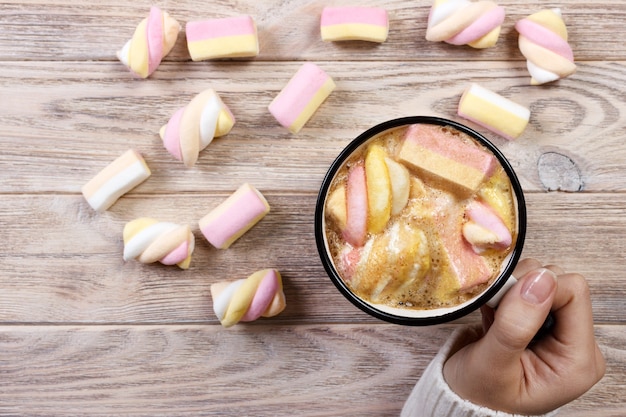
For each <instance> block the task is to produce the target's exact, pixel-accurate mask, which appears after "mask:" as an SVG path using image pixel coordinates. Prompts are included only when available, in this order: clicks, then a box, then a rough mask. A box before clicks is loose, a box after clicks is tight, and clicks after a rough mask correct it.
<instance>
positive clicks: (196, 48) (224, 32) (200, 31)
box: [185, 16, 259, 61]
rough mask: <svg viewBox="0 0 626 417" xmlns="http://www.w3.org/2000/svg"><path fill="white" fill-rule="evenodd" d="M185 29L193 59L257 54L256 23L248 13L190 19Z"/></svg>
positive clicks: (200, 59)
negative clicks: (197, 19)
mask: <svg viewBox="0 0 626 417" xmlns="http://www.w3.org/2000/svg"><path fill="white" fill-rule="evenodd" d="M185 31H186V34H187V48H188V49H189V54H190V55H191V59H192V60H194V61H202V60H206V59H215V58H239V57H250V56H257V55H258V54H259V39H258V36H257V29H256V24H255V23H254V20H253V19H252V17H250V16H238V17H228V18H223V19H208V20H200V21H194V22H189V23H187V26H186V29H185Z"/></svg>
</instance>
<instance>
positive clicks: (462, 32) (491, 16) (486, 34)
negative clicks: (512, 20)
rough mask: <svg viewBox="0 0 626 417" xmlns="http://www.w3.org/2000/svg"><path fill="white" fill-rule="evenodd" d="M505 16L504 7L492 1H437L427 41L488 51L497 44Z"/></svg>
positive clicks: (429, 22)
mask: <svg viewBox="0 0 626 417" xmlns="http://www.w3.org/2000/svg"><path fill="white" fill-rule="evenodd" d="M504 16H505V12H504V8H503V7H500V6H498V5H497V4H496V3H494V2H493V1H488V0H487V1H486V0H480V1H475V2H472V1H469V0H435V2H434V4H433V6H432V8H431V9H430V14H429V16H428V26H427V29H426V40H429V41H432V42H446V43H449V44H452V45H469V46H471V47H473V48H478V49H482V48H489V47H492V46H494V45H495V44H496V43H497V42H498V37H499V36H500V28H501V25H502V22H504Z"/></svg>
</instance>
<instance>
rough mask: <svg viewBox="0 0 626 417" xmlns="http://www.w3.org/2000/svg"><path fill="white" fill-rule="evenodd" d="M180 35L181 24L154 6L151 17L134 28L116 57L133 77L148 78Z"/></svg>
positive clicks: (151, 9)
mask: <svg viewBox="0 0 626 417" xmlns="http://www.w3.org/2000/svg"><path fill="white" fill-rule="evenodd" d="M179 32H180V24H179V23H178V22H177V21H176V19H174V18H172V17H171V16H170V15H169V14H168V13H167V12H164V11H162V10H161V9H159V8H158V7H154V6H153V7H151V8H150V15H149V16H148V17H147V18H145V19H143V20H142V21H141V22H140V23H139V25H137V28H136V29H135V33H134V34H133V37H132V38H131V39H130V40H129V41H128V42H126V44H125V45H124V47H123V48H122V49H121V50H120V51H118V52H117V57H118V59H119V60H120V61H121V62H122V63H123V64H124V65H126V67H128V69H130V71H131V72H132V73H133V74H135V75H136V76H138V77H141V78H147V77H148V76H149V75H150V74H152V73H153V72H154V71H155V70H156V69H157V67H158V66H159V64H160V63H161V60H162V59H163V58H164V57H165V56H166V55H167V54H169V53H170V51H171V50H172V48H173V47H174V44H175V43H176V39H177V38H178V33H179Z"/></svg>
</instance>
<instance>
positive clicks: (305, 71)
mask: <svg viewBox="0 0 626 417" xmlns="http://www.w3.org/2000/svg"><path fill="white" fill-rule="evenodd" d="M334 89H335V82H334V81H333V79H332V78H331V77H330V76H329V75H328V74H326V73H325V72H324V71H323V70H322V69H321V68H320V67H318V66H317V65H315V64H313V63H310V62H307V63H305V64H303V65H302V66H301V67H300V69H299V70H298V72H296V74H295V75H294V76H293V77H292V78H291V79H290V80H289V82H288V83H287V85H286V86H285V87H284V88H283V89H282V90H281V92H280V93H279V94H278V95H277V96H276V97H275V98H274V100H272V102H271V103H270V105H269V107H268V109H269V111H270V113H272V115H273V116H274V118H275V119H276V120H277V121H278V123H280V124H281V125H283V126H284V127H286V128H287V129H289V131H290V132H291V133H298V132H299V131H300V130H301V129H302V127H303V126H304V125H305V124H306V122H308V121H309V119H310V118H311V117H312V116H313V114H314V113H315V112H316V111H317V109H318V108H319V107H320V106H321V105H322V103H323V102H324V100H326V98H328V96H329V95H330V93H331V92H332V91H333V90H334Z"/></svg>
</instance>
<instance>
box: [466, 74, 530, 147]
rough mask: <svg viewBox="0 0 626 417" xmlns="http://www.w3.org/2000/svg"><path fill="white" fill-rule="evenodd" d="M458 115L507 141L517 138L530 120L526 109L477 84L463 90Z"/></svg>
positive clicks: (528, 111)
mask: <svg viewBox="0 0 626 417" xmlns="http://www.w3.org/2000/svg"><path fill="white" fill-rule="evenodd" d="M458 114H459V116H461V117H463V118H465V119H468V120H471V121H472V122H474V123H476V124H478V125H480V126H482V127H484V128H486V129H489V130H491V131H492V132H494V133H497V134H498V135H500V136H503V137H505V138H506V139H509V140H513V139H516V138H517V137H519V136H520V135H521V134H522V132H524V129H526V126H527V125H528V121H529V120H530V110H528V109H527V108H526V107H524V106H522V105H520V104H517V103H515V102H513V101H511V100H509V99H507V98H505V97H502V96H501V95H500V94H497V93H494V92H493V91H491V90H487V89H486V88H484V87H481V86H479V85H478V84H472V85H470V86H469V87H468V88H467V89H466V90H465V92H464V93H463V95H462V96H461V100H460V102H459V108H458Z"/></svg>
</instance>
